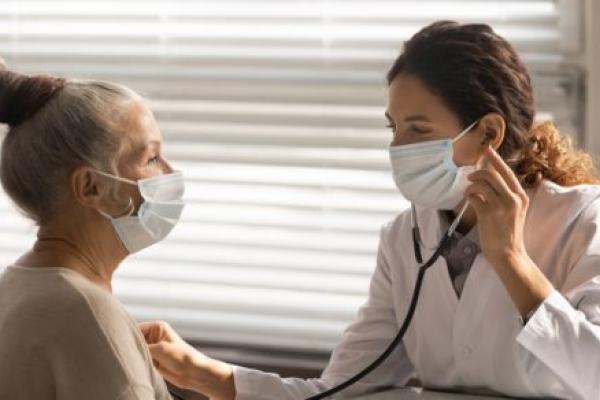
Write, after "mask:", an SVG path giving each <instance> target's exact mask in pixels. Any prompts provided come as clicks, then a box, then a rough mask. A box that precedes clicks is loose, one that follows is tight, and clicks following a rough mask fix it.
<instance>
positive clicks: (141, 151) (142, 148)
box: [133, 140, 160, 157]
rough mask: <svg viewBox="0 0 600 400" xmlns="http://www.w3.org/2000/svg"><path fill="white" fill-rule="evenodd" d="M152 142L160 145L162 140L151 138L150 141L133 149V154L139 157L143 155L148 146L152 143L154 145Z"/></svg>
mask: <svg viewBox="0 0 600 400" xmlns="http://www.w3.org/2000/svg"><path fill="white" fill-rule="evenodd" d="M152 144H155V145H157V146H160V142H159V141H158V140H150V141H148V142H144V143H143V144H140V145H139V146H136V148H135V149H134V151H133V154H134V155H135V156H136V157H139V156H141V155H143V154H144V152H145V151H146V149H147V148H148V147H150V145H152Z"/></svg>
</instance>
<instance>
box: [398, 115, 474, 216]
mask: <svg viewBox="0 0 600 400" xmlns="http://www.w3.org/2000/svg"><path fill="white" fill-rule="evenodd" d="M477 122H479V121H475V122H473V123H472V124H471V125H469V126H468V127H467V128H466V129H465V130H463V131H462V132H461V133H459V134H458V135H457V136H456V137H455V138H454V139H441V140H432V141H428V142H421V143H412V144H407V145H400V146H390V162H391V165H392V171H393V176H394V182H395V183H396V186H397V187H398V189H399V190H400V193H402V195H403V196H404V197H405V198H406V199H407V200H409V201H411V202H413V203H415V204H417V205H419V206H422V207H426V208H434V209H437V210H450V209H453V208H454V207H456V206H457V205H458V204H459V203H460V201H461V200H462V199H463V196H464V192H465V189H466V188H467V187H468V186H469V184H470V182H469V180H468V179H467V176H468V175H469V174H470V173H471V172H473V171H475V170H476V169H477V167H476V166H464V167H458V166H457V165H456V164H455V163H454V161H453V160H452V155H453V143H455V142H457V141H458V140H460V139H461V138H462V137H463V136H464V135H466V134H467V133H468V132H469V131H470V130H471V129H472V128H473V127H474V126H475V125H476V124H477Z"/></svg>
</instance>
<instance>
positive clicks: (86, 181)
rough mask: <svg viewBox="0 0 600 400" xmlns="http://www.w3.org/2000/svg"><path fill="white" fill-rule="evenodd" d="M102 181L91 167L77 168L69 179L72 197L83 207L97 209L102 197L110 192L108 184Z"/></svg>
mask: <svg viewBox="0 0 600 400" xmlns="http://www.w3.org/2000/svg"><path fill="white" fill-rule="evenodd" d="M100 181H101V180H100V179H99V175H98V174H97V173H95V172H94V170H93V169H91V168H90V167H86V166H81V167H77V168H75V169H74V170H73V171H72V172H71V176H70V179H69V186H70V189H71V195H72V196H73V198H74V199H75V201H76V202H77V203H79V204H81V205H82V206H85V207H92V208H97V207H98V205H99V204H100V200H101V197H102V195H103V194H104V192H106V190H108V188H107V187H106V183H105V182H100Z"/></svg>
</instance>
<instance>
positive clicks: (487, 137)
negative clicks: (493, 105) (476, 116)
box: [479, 113, 506, 150]
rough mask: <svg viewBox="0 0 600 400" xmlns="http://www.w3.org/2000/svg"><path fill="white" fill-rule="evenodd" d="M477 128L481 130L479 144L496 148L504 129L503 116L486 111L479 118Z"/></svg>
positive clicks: (498, 145) (500, 142)
mask: <svg viewBox="0 0 600 400" xmlns="http://www.w3.org/2000/svg"><path fill="white" fill-rule="evenodd" d="M479 128H480V129H481V130H482V131H483V136H482V138H481V145H482V146H483V147H488V146H491V147H492V148H493V149H494V150H498V148H499V147H500V145H501V144H502V141H503V140H504V132H505V131H506V122H505V121H504V118H503V117H502V116H501V115H500V114H498V113H488V114H486V115H484V116H483V118H481V120H479Z"/></svg>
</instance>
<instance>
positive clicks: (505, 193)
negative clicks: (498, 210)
mask: <svg viewBox="0 0 600 400" xmlns="http://www.w3.org/2000/svg"><path fill="white" fill-rule="evenodd" d="M468 179H469V180H470V181H471V182H473V183H475V182H485V183H487V184H488V185H489V186H490V187H491V188H492V189H493V190H494V192H496V194H497V195H498V197H499V199H500V200H501V201H503V202H504V203H509V202H510V201H511V199H512V197H513V196H514V195H515V193H514V192H513V191H512V189H511V188H510V187H509V186H508V184H507V183H506V182H505V181H504V178H503V177H502V176H501V175H500V173H498V171H496V170H494V169H480V170H478V171H475V172H472V173H471V174H469V176H468Z"/></svg>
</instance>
